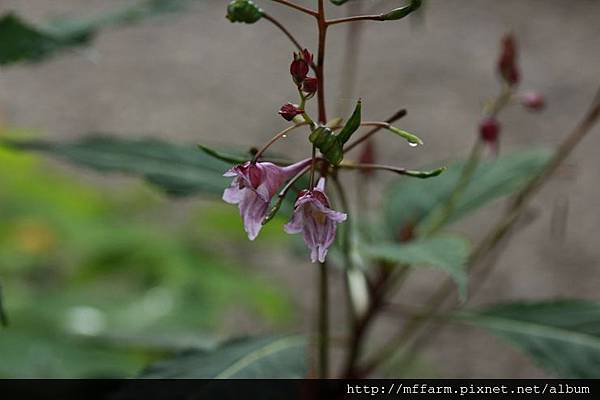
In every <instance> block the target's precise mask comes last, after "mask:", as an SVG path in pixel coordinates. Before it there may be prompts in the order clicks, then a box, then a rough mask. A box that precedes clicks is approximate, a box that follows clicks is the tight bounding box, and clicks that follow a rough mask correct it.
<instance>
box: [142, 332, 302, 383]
mask: <svg viewBox="0 0 600 400" xmlns="http://www.w3.org/2000/svg"><path fill="white" fill-rule="evenodd" d="M306 351H307V349H306V342H305V340H304V338H302V337H300V336H283V337H282V336H275V337H271V336H269V337H249V338H244V339H237V340H232V341H229V342H226V343H224V344H223V345H221V346H219V347H218V348H217V349H215V350H213V351H190V352H187V353H184V354H182V355H180V356H177V357H175V358H172V359H168V360H164V361H159V362H157V363H156V364H154V365H152V366H150V367H149V368H148V369H146V371H144V372H143V373H142V374H141V376H140V377H141V378H194V379H208V378H210V379H257V378H269V379H273V378H288V379H290V378H304V377H305V376H306V375H307V373H308V369H307V364H306Z"/></svg>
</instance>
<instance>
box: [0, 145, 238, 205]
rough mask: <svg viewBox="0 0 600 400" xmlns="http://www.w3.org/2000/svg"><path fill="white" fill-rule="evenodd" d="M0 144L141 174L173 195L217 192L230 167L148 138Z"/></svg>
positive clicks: (194, 151)
mask: <svg viewBox="0 0 600 400" xmlns="http://www.w3.org/2000/svg"><path fill="white" fill-rule="evenodd" d="M2 144H4V145H5V146H10V147H12V148H16V149H22V150H33V151H40V152H43V153H47V154H49V155H52V156H56V157H59V158H62V159H64V160H66V161H69V162H71V163H75V164H78V165H81V166H85V167H89V168H92V169H95V170H98V171H102V172H124V173H128V174H137V175H142V176H143V177H144V178H145V179H146V180H148V181H149V182H151V183H153V184H155V185H157V186H159V187H160V188H162V189H163V190H165V191H166V192H167V193H168V194H170V195H174V196H188V195H192V194H196V193H200V192H203V193H211V194H220V193H221V192H222V191H223V190H224V189H225V187H226V186H227V179H225V178H223V176H222V175H223V172H224V171H225V170H227V169H228V168H229V166H230V165H229V164H227V163H224V162H222V161H220V160H216V159H214V158H213V157H212V156H209V155H207V154H203V153H201V152H199V151H198V150H197V149H196V148H195V147H194V146H191V145H179V144H173V143H168V142H164V141H162V140H159V139H152V138H144V139H127V138H119V137H114V136H107V135H98V134H93V135H91V136H88V137H86V138H83V139H80V140H77V141H74V142H65V143H57V142H48V141H43V140H29V141H20V140H19V141H15V140H8V139H4V140H3V141H2Z"/></svg>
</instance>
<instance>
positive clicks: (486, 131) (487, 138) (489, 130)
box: [479, 117, 500, 144]
mask: <svg viewBox="0 0 600 400" xmlns="http://www.w3.org/2000/svg"><path fill="white" fill-rule="evenodd" d="M499 135H500V123H499V122H498V120H497V119H496V118H494V117H486V118H484V119H483V120H481V122H480V123H479V137H480V138H481V140H483V141H484V142H487V143H491V144H496V143H497V142H498V136H499Z"/></svg>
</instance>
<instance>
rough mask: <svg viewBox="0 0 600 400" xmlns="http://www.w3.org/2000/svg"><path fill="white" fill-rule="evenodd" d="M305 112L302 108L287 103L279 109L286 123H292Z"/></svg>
mask: <svg viewBox="0 0 600 400" xmlns="http://www.w3.org/2000/svg"><path fill="white" fill-rule="evenodd" d="M303 112H304V110H302V109H301V108H300V107H298V106H297V105H295V104H292V103H286V104H284V105H283V106H281V108H280V109H279V115H281V116H282V117H283V119H285V120H286V121H291V120H293V119H294V117H295V116H296V115H300V114H302V113H303Z"/></svg>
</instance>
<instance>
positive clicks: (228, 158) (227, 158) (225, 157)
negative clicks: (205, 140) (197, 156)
mask: <svg viewBox="0 0 600 400" xmlns="http://www.w3.org/2000/svg"><path fill="white" fill-rule="evenodd" d="M198 148H199V149H200V150H202V151H203V152H205V153H206V154H208V155H209V156H211V157H214V158H216V159H217V160H221V161H224V162H226V163H231V164H242V163H244V162H246V161H248V159H247V158H245V157H238V156H235V155H231V154H225V153H223V152H220V151H216V150H213V149H211V148H209V147H206V146H204V145H201V144H199V145H198Z"/></svg>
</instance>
